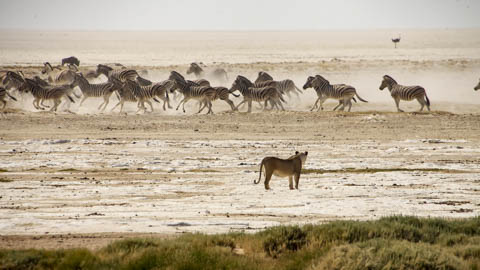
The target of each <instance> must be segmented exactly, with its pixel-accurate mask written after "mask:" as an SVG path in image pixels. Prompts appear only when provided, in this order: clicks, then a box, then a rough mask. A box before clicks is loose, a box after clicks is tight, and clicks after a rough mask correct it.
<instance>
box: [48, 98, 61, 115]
mask: <svg viewBox="0 0 480 270" xmlns="http://www.w3.org/2000/svg"><path fill="white" fill-rule="evenodd" d="M60 102H61V101H60V99H55V100H54V101H53V106H52V108H51V109H50V111H51V112H53V111H55V112H56V111H57V107H58V105H59V104H60Z"/></svg>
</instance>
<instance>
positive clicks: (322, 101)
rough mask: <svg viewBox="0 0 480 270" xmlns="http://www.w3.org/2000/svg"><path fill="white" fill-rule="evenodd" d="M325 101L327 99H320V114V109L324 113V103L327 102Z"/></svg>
mask: <svg viewBox="0 0 480 270" xmlns="http://www.w3.org/2000/svg"><path fill="white" fill-rule="evenodd" d="M325 100H326V99H324V98H322V99H320V105H319V106H318V110H317V112H319V111H320V109H321V110H322V111H323V103H324V102H325Z"/></svg>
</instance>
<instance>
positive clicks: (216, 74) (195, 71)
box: [187, 63, 228, 82]
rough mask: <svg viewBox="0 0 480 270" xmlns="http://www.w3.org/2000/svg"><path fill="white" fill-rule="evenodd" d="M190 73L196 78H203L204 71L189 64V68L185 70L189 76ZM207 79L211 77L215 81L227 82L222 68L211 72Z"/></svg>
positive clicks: (197, 65)
mask: <svg viewBox="0 0 480 270" xmlns="http://www.w3.org/2000/svg"><path fill="white" fill-rule="evenodd" d="M191 73H193V74H195V76H196V77H197V78H202V77H204V76H205V71H204V70H203V68H202V67H200V65H199V64H197V63H191V64H190V67H189V68H188V70H187V74H191ZM207 77H212V78H214V79H216V80H219V81H223V82H226V81H228V75H227V72H226V71H225V69H223V68H216V69H214V70H212V71H211V72H209V74H208V76H207Z"/></svg>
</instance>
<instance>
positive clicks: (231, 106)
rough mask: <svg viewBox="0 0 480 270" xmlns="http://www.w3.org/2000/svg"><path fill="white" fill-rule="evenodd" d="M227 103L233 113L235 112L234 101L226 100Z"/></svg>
mask: <svg viewBox="0 0 480 270" xmlns="http://www.w3.org/2000/svg"><path fill="white" fill-rule="evenodd" d="M224 101H225V102H227V103H228V105H230V108H232V112H233V111H235V105H234V104H233V101H231V100H230V99H228V98H227V99H224Z"/></svg>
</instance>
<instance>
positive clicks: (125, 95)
mask: <svg viewBox="0 0 480 270" xmlns="http://www.w3.org/2000/svg"><path fill="white" fill-rule="evenodd" d="M110 81H111V82H112V83H113V84H114V86H115V90H116V91H117V97H118V99H119V101H118V103H117V104H116V105H115V106H114V107H113V108H112V109H111V110H110V111H113V110H114V109H115V108H116V107H117V106H118V105H120V112H122V110H123V104H124V103H125V102H137V101H138V100H137V97H135V94H134V93H133V91H132V89H131V88H129V87H126V84H125V83H124V82H122V81H120V80H119V79H117V78H115V77H111V78H110ZM137 106H138V105H137ZM142 109H143V108H142ZM137 112H138V111H137Z"/></svg>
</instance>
